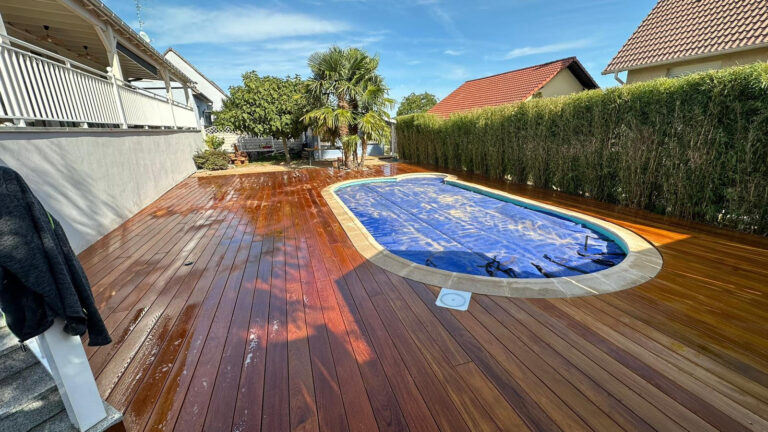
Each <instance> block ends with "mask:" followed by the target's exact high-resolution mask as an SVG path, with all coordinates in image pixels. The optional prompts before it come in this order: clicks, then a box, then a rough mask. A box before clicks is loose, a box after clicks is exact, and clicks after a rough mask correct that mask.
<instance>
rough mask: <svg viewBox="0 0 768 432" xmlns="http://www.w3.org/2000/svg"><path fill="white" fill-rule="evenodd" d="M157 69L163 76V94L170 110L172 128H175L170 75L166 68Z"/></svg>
mask: <svg viewBox="0 0 768 432" xmlns="http://www.w3.org/2000/svg"><path fill="white" fill-rule="evenodd" d="M159 71H160V76H162V77H163V81H164V82H165V95H166V97H167V98H168V108H169V109H170V110H171V117H172V118H173V128H174V129H177V128H178V127H177V126H176V113H175V112H174V111H173V89H172V88H171V77H170V75H169V74H168V71H167V70H165V69H159Z"/></svg>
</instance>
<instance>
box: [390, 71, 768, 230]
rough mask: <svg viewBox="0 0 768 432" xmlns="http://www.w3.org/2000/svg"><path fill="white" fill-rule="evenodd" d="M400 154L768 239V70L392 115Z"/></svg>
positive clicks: (409, 158)
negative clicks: (447, 113) (444, 115)
mask: <svg viewBox="0 0 768 432" xmlns="http://www.w3.org/2000/svg"><path fill="white" fill-rule="evenodd" d="M397 139H398V147H399V149H400V153H401V154H400V156H401V157H403V158H404V159H407V160H410V161H413V162H416V163H422V164H431V165H437V166H440V167H445V168H450V169H456V170H467V171H472V172H475V173H480V174H484V175H486V176H489V177H491V178H505V179H508V180H511V181H514V182H519V183H526V182H527V183H531V184H533V185H536V186H538V187H543V188H553V189H556V190H561V191H564V192H567V193H571V194H578V195H583V196H586V197H591V198H594V199H598V200H601V201H605V202H609V203H616V204H621V205H625V206H630V207H637V208H643V209H646V210H650V211H653V212H656V213H660V214H666V215H672V216H677V217H682V218H686V219H691V220H696V221H702V222H707V223H711V224H715V225H720V226H725V227H731V228H735V229H739V230H742V231H746V232H752V233H758V234H761V235H768V65H766V64H755V65H752V66H745V67H738V68H732V69H726V70H720V71H715V72H708V73H702V74H696V75H691V76H688V77H683V78H677V79H666V78H665V79H659V80H655V81H649V82H643V83H638V84H632V85H627V86H623V87H615V88H609V89H606V90H592V91H587V92H582V93H577V94H574V95H571V96H565V97H560V98H552V99H538V100H530V101H528V102H524V103H517V104H513V105H508V106H503V107H494V108H484V109H479V110H475V111H472V112H468V113H460V114H456V115H453V116H451V117H450V118H449V119H440V118H438V117H436V116H434V115H429V114H417V115H411V116H404V117H399V118H398V125H397Z"/></svg>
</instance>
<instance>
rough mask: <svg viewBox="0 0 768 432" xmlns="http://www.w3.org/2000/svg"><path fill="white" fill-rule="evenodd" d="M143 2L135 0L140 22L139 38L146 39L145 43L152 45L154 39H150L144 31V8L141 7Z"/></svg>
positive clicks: (137, 16)
mask: <svg viewBox="0 0 768 432" xmlns="http://www.w3.org/2000/svg"><path fill="white" fill-rule="evenodd" d="M141 1H142V0H135V4H136V18H138V20H139V37H141V38H142V39H144V42H146V43H151V42H152V39H150V38H149V35H148V34H147V32H145V31H144V18H142V16H141V10H142V9H143V6H142V5H141Z"/></svg>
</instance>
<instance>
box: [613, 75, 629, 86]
mask: <svg viewBox="0 0 768 432" xmlns="http://www.w3.org/2000/svg"><path fill="white" fill-rule="evenodd" d="M613 79H615V80H616V82H617V83H619V84H621V85H624V84H626V83H625V82H624V81H623V80H622V79H621V78H619V73H618V72H614V73H613Z"/></svg>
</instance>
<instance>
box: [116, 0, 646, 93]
mask: <svg viewBox="0 0 768 432" xmlns="http://www.w3.org/2000/svg"><path fill="white" fill-rule="evenodd" d="M105 3H106V4H107V5H108V6H109V7H110V8H111V9H112V10H113V11H115V12H117V13H118V14H119V15H120V16H121V17H122V18H123V19H124V20H125V21H127V22H128V23H129V24H131V25H132V26H133V27H134V28H138V19H137V15H136V10H135V8H134V2H133V1H126V0H106V1H105ZM142 3H143V10H142V18H143V21H144V30H145V31H146V32H147V33H148V34H149V35H150V37H151V38H152V43H153V45H154V46H155V47H156V48H157V49H158V50H160V51H163V50H165V48H167V47H169V46H173V47H174V49H176V50H177V51H179V52H180V53H181V54H182V55H183V56H185V57H186V58H187V59H189V60H190V61H191V62H192V63H193V64H195V66H197V67H198V69H200V70H201V71H202V72H203V73H204V74H206V75H207V76H208V77H209V78H211V79H213V80H214V81H216V82H217V83H218V84H219V85H220V86H221V87H223V88H225V89H226V88H228V87H229V86H231V85H236V84H238V83H239V82H240V75H241V74H242V73H243V72H246V71H249V70H256V71H257V72H258V73H259V74H261V75H278V76H284V75H287V74H300V75H302V76H305V77H306V76H308V75H309V71H308V68H307V66H306V59H307V57H308V56H309V55H310V54H311V53H312V52H314V51H318V50H323V49H325V48H327V47H328V46H330V45H332V44H338V45H340V46H357V47H360V48H363V49H365V50H367V51H368V52H370V53H372V54H374V53H375V54H378V55H379V56H380V57H381V66H380V71H381V73H382V74H383V76H384V78H385V79H386V82H387V84H388V85H389V87H390V88H391V91H390V96H392V97H394V98H395V99H397V100H400V98H402V97H403V96H404V95H407V94H408V93H410V92H412V91H415V92H422V91H429V92H432V93H434V94H435V95H437V96H438V97H439V98H443V97H445V96H446V95H447V94H448V93H450V92H451V91H452V90H454V89H455V88H456V87H458V86H459V85H461V83H463V82H464V81H466V80H468V79H473V78H479V77H483V76H487V75H492V74H496V73H500V72H505V71H508V70H513V69H518V68H521V67H525V66H530V65H534V64H539V63H543V62H547V61H550V60H556V59H559V58H563V57H568V56H572V55H575V56H578V58H579V60H580V61H581V62H582V64H584V66H585V67H586V68H587V70H589V72H590V73H591V74H592V76H593V77H594V78H595V79H596V80H597V82H598V83H599V84H600V85H601V86H602V87H608V86H613V85H616V82H615V81H614V80H613V77H612V76H602V75H600V72H602V70H603V68H605V66H606V65H607V64H608V62H609V61H610V59H611V58H612V57H613V55H614V54H615V53H616V52H617V51H618V49H619V48H620V47H621V45H622V44H623V43H624V42H625V41H626V39H627V38H628V37H629V35H630V34H631V33H632V31H633V30H634V29H635V28H636V27H637V25H638V24H640V22H641V21H642V19H643V18H644V17H645V15H646V14H647V13H648V12H649V11H650V10H651V8H652V7H653V5H654V4H655V0H636V1H627V0H581V1H575V0H473V1H470V2H466V1H452V0H383V1H382V0H291V1H259V2H255V1H243V0H229V1H219V0H206V1H198V0H186V1H178V0H143V1H142Z"/></svg>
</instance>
